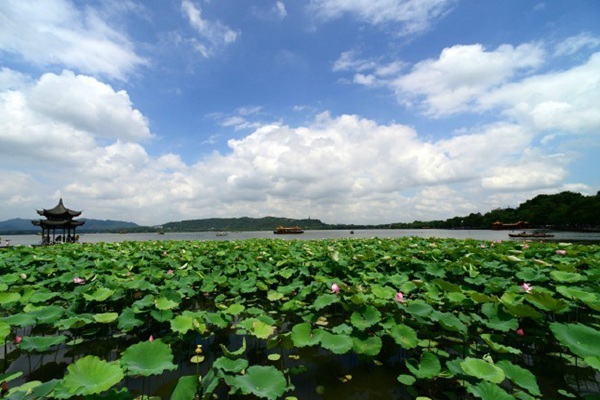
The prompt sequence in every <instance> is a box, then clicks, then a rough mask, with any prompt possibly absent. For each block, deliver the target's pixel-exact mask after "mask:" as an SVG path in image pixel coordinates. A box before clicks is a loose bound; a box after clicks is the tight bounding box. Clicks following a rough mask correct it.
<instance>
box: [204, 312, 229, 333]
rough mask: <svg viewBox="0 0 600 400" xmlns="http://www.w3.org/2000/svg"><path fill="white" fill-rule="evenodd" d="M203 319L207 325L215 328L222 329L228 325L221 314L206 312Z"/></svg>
mask: <svg viewBox="0 0 600 400" xmlns="http://www.w3.org/2000/svg"><path fill="white" fill-rule="evenodd" d="M205 318H206V321H207V322H208V323H210V324H213V325H215V326H216V327H217V328H221V329H222V328H225V327H226V326H227V325H228V324H229V322H227V321H226V320H225V319H224V318H223V315H222V314H221V313H213V312H208V313H206V314H205Z"/></svg>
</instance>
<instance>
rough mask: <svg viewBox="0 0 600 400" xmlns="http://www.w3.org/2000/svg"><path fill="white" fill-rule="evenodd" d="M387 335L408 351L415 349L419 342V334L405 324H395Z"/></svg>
mask: <svg viewBox="0 0 600 400" xmlns="http://www.w3.org/2000/svg"><path fill="white" fill-rule="evenodd" d="M387 333H388V334H389V335H390V336H391V337H392V339H394V341H395V342H396V343H397V344H398V345H400V346H402V347H403V348H404V349H407V350H410V349H414V348H415V347H417V343H418V342H419V339H418V338H417V332H415V330H414V329H412V328H411V327H410V326H407V325H404V324H394V325H393V326H392V327H391V328H389V329H388V330H387Z"/></svg>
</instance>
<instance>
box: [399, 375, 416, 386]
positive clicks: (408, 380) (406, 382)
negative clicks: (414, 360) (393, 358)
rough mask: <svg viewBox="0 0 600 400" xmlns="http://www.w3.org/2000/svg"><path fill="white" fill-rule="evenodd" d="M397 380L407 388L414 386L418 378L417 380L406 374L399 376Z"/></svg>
mask: <svg viewBox="0 0 600 400" xmlns="http://www.w3.org/2000/svg"><path fill="white" fill-rule="evenodd" d="M397 379H398V382H400V383H401V384H403V385H406V386H412V384H413V383H415V382H416V381H417V378H415V377H414V376H412V375H406V374H402V375H398V378H397Z"/></svg>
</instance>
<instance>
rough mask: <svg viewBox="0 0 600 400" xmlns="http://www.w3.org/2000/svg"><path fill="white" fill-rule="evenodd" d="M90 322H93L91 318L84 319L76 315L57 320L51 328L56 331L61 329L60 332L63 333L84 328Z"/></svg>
mask: <svg viewBox="0 0 600 400" xmlns="http://www.w3.org/2000/svg"><path fill="white" fill-rule="evenodd" d="M92 321H94V320H93V319H91V318H86V317H84V316H81V315H77V316H74V317H69V318H64V319H61V320H58V321H56V322H55V323H54V325H53V326H54V327H55V328H57V329H61V330H63V331H65V330H69V329H78V328H81V327H84V326H85V325H87V324H89V323H90V322H92Z"/></svg>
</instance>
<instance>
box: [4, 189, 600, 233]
mask: <svg viewBox="0 0 600 400" xmlns="http://www.w3.org/2000/svg"><path fill="white" fill-rule="evenodd" d="M85 221H86V223H85V225H84V226H83V227H82V228H81V229H80V230H78V232H81V233H91V232H107V233H108V232H114V233H117V232H119V233H133V232H160V233H163V232H205V231H271V230H273V229H274V228H275V227H276V226H300V227H302V229H304V230H327V229H349V230H355V229H426V228H431V229H491V228H492V224H494V223H495V222H496V221H500V222H504V223H511V222H516V221H527V222H528V226H529V227H530V228H550V229H554V230H574V231H588V230H589V231H598V230H600V191H599V192H598V193H596V195H594V196H585V195H582V194H580V193H574V192H568V191H567V192H561V193H558V194H551V195H538V196H536V197H534V198H533V199H531V200H527V201H526V202H524V203H522V204H521V205H519V206H518V207H517V208H498V209H495V210H492V211H489V212H487V213H485V214H481V213H472V214H469V215H466V216H462V217H453V218H449V219H446V220H433V221H413V222H392V223H387V224H379V225H356V224H327V223H324V222H322V221H320V220H319V219H312V218H306V219H293V218H281V217H263V218H250V217H241V218H207V219H192V220H185V221H178V222H168V223H165V224H163V225H161V226H154V227H150V226H140V225H137V224H135V223H133V222H125V221H114V220H96V219H85ZM38 232H39V230H38V229H36V227H35V226H33V225H32V224H31V220H30V219H23V218H15V219H11V220H7V221H1V222H0V234H31V233H38Z"/></svg>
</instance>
